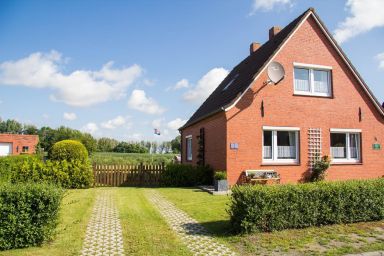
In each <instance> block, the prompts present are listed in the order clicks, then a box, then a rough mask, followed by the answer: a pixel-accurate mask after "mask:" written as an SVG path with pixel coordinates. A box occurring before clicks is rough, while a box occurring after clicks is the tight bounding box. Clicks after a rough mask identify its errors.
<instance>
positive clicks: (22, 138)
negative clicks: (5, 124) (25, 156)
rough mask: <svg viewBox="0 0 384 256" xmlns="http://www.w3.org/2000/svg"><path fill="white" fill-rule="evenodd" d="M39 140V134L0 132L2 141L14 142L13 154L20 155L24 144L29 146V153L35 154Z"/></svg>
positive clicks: (0, 141) (0, 140)
mask: <svg viewBox="0 0 384 256" xmlns="http://www.w3.org/2000/svg"><path fill="white" fill-rule="evenodd" d="M38 142H39V136H37V135H22V134H0V143H12V155H20V154H21V153H22V150H23V147H24V146H27V147H28V148H29V150H28V153H29V154H33V153H35V152H36V146H37V143H38Z"/></svg>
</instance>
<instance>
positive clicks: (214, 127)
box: [181, 113, 226, 170]
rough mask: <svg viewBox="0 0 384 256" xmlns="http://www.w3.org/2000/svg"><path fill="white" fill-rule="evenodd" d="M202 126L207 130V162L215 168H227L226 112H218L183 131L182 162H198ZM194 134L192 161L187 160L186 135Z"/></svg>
mask: <svg viewBox="0 0 384 256" xmlns="http://www.w3.org/2000/svg"><path fill="white" fill-rule="evenodd" d="M200 128H204V131H205V163H206V164H209V165H210V166H212V167H213V168H214V169H215V170H225V169H226V150H225V149H226V146H225V145H226V119H225V114H224V113H219V114H216V115H214V116H212V117H210V118H207V119H205V120H203V121H202V122H199V123H197V124H195V125H192V126H190V127H188V128H186V129H184V130H182V132H181V138H182V163H187V164H188V163H192V164H196V162H197V160H198V159H197V157H196V156H197V154H198V140H197V136H198V135H199V133H200ZM188 135H192V162H189V161H187V157H186V146H187V145H186V142H185V137H186V136H188Z"/></svg>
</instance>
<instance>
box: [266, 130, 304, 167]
mask: <svg viewBox="0 0 384 256" xmlns="http://www.w3.org/2000/svg"><path fill="white" fill-rule="evenodd" d="M299 130H300V129H299V128H296V127H270V126H264V127H263V163H298V162H299Z"/></svg>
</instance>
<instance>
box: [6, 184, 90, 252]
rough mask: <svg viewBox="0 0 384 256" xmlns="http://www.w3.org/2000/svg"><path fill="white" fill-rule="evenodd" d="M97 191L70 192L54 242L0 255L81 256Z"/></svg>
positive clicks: (62, 208)
mask: <svg viewBox="0 0 384 256" xmlns="http://www.w3.org/2000/svg"><path fill="white" fill-rule="evenodd" d="M95 195H96V191H95V190H94V189H84V190H80V189H79V190H68V191H67V192H66V194H65V197H64V199H63V202H62V206H61V210H60V222H59V223H60V224H59V225H58V227H57V230H56V232H57V233H56V237H55V239H54V240H53V241H51V242H48V243H45V244H43V245H42V246H41V247H31V248H26V249H16V250H9V251H2V252H1V251H0V255H7V256H16V255H17V256H18V255H20V256H21V255H23V256H24V255H28V256H34V255H36V256H37V255H39V256H40V255H41V256H45V255H47V256H48V255H50V256H51V255H55V256H61V255H79V252H80V251H81V247H82V244H83V238H84V236H85V231H86V228H87V224H88V220H89V217H90V216H91V213H92V206H93V202H94V199H95Z"/></svg>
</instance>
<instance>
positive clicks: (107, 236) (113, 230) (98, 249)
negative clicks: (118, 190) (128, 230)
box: [81, 191, 124, 256]
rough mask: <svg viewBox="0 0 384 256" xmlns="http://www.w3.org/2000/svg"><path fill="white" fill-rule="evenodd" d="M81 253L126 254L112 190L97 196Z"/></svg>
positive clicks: (86, 255)
mask: <svg viewBox="0 0 384 256" xmlns="http://www.w3.org/2000/svg"><path fill="white" fill-rule="evenodd" d="M81 255H83V256H88V255H111V256H112V255H116V256H117V255H124V249H123V237H122V232H121V225H120V220H119V213H118V210H117V208H116V206H115V204H114V200H113V198H112V195H111V191H102V192H101V194H100V195H99V196H98V197H97V199H96V203H95V206H94V208H93V212H92V216H91V219H90V221H89V223H88V226H87V233H86V235H85V239H84V244H83V250H82V251H81Z"/></svg>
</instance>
